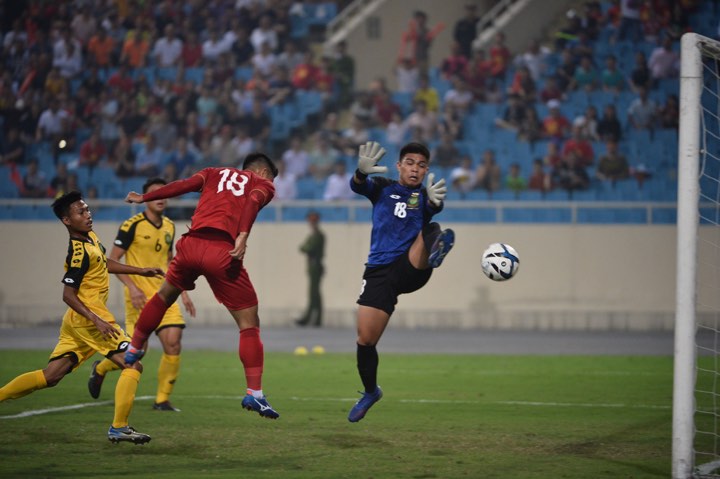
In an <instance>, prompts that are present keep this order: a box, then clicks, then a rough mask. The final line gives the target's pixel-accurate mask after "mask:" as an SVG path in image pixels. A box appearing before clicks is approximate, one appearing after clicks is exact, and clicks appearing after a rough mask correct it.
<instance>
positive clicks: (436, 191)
mask: <svg viewBox="0 0 720 479" xmlns="http://www.w3.org/2000/svg"><path fill="white" fill-rule="evenodd" d="M433 180H435V173H430V174H428V179H427V187H426V188H425V189H426V191H427V196H428V199H429V200H430V202H431V203H432V204H434V205H435V206H440V203H442V202H443V200H444V199H445V194H446V193H447V187H446V186H445V178H442V179H441V180H440V181H438V182H437V183H435V184H433Z"/></svg>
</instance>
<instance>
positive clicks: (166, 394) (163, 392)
mask: <svg viewBox="0 0 720 479" xmlns="http://www.w3.org/2000/svg"><path fill="white" fill-rule="evenodd" d="M178 371H180V356H179V355H178V356H171V355H169V354H163V355H162V358H160V367H158V388H157V395H156V396H155V402H156V403H161V402H165V401H167V400H169V399H170V394H172V391H173V387H174V386H175V381H176V380H177V377H178Z"/></svg>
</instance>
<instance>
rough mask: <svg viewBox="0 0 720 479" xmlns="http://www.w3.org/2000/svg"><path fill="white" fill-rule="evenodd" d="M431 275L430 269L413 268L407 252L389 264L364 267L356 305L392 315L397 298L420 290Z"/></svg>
mask: <svg viewBox="0 0 720 479" xmlns="http://www.w3.org/2000/svg"><path fill="white" fill-rule="evenodd" d="M431 275H432V268H428V269H416V268H415V267H413V265H412V264H411V263H410V258H409V252H406V253H405V254H403V255H400V256H398V258H397V259H396V260H395V261H393V262H392V263H389V264H384V265H380V266H366V267H365V273H364V274H363V282H362V290H361V291H360V297H359V298H358V300H357V304H361V305H363V306H371V307H373V308H377V309H380V310H382V311H385V312H386V313H387V314H388V315H392V313H393V311H395V305H396V304H397V298H398V296H399V295H401V294H405V293H412V292H413V291H417V290H418V289H420V288H422V287H423V286H425V283H427V282H428V280H429V279H430V276H431Z"/></svg>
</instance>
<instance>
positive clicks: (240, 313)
mask: <svg viewBox="0 0 720 479" xmlns="http://www.w3.org/2000/svg"><path fill="white" fill-rule="evenodd" d="M277 173H278V170H277V167H276V166H275V164H274V163H273V162H272V160H271V159H270V158H268V157H267V156H266V155H264V154H262V153H252V154H250V155H248V156H247V157H246V158H245V161H244V162H243V165H242V170H240V169H237V168H228V167H219V168H205V169H203V170H200V171H199V172H197V173H195V174H194V175H193V176H191V177H189V178H187V179H184V180H177V181H173V182H172V183H168V184H167V185H165V186H163V187H161V188H158V189H156V190H154V191H151V192H148V193H145V194H142V195H141V194H139V193H135V192H134V191H133V192H130V193H128V195H127V197H126V198H125V201H127V202H128V203H143V202H145V201H154V200H160V199H163V198H172V197H175V196H180V195H183V194H185V193H190V192H194V191H199V192H200V200H199V202H198V205H197V207H196V208H195V213H194V214H193V216H192V220H191V226H190V230H189V231H188V232H187V233H185V234H184V235H183V236H182V238H180V240H179V241H178V242H177V246H176V255H175V257H174V258H173V260H172V261H171V262H170V265H169V266H168V271H167V273H166V275H165V281H164V283H163V285H162V286H161V287H160V290H159V291H158V292H157V293H156V294H155V295H154V296H153V297H152V299H150V301H148V302H147V303H146V304H145V307H144V308H143V310H142V312H141V313H140V317H139V318H138V321H137V324H135V332H134V333H133V337H132V344H131V345H130V346H128V350H127V351H126V354H125V362H126V363H127V364H133V363H134V362H135V361H137V360H139V359H140V358H141V357H142V356H143V354H144V353H145V352H144V351H143V350H142V349H141V348H142V346H143V344H145V341H146V340H147V338H148V336H150V334H151V333H152V332H153V331H154V330H155V328H157V326H158V324H159V323H160V321H161V320H162V317H163V316H164V315H165V311H166V310H167V309H168V307H169V305H171V304H173V303H175V301H176V300H177V298H178V296H180V294H181V293H182V292H183V291H186V290H192V289H194V288H195V280H196V279H197V278H198V276H201V275H202V276H205V279H207V281H208V283H209V284H210V288H211V289H212V291H213V293H214V294H215V297H216V298H217V300H218V301H219V302H220V303H222V304H223V305H225V307H226V308H227V309H228V311H229V312H230V314H231V315H232V317H233V319H235V322H236V323H237V325H238V327H239V329H240V345H239V354H240V361H241V362H242V364H243V367H244V369H245V379H246V381H247V394H246V396H245V397H244V398H243V401H242V405H243V407H244V408H245V409H248V410H251V411H255V412H257V413H258V414H260V415H261V416H263V417H267V418H270V419H276V418H278V417H279V414H278V413H277V412H276V411H275V410H274V409H273V408H272V407H271V406H270V404H268V402H267V399H266V398H265V395H264V394H263V392H262V385H261V384H262V372H263V362H264V353H263V344H262V341H261V340H260V328H259V326H260V319H259V318H258V299H257V295H256V294H255V288H253V285H252V283H251V282H250V278H249V277H248V274H247V271H246V270H245V267H244V266H243V258H244V257H245V250H246V246H247V239H248V235H249V234H250V229H251V228H252V225H253V223H254V222H255V218H256V217H257V214H258V212H259V211H260V210H261V209H262V208H263V206H265V205H266V204H268V203H269V202H270V200H272V198H273V196H274V194H275V186H274V185H273V179H274V178H275V176H277Z"/></svg>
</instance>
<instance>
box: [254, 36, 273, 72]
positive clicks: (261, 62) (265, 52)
mask: <svg viewBox="0 0 720 479" xmlns="http://www.w3.org/2000/svg"><path fill="white" fill-rule="evenodd" d="M276 63H277V56H276V55H275V54H274V53H273V52H272V48H270V44H269V43H267V42H265V43H263V44H262V46H261V47H260V50H259V51H258V53H256V54H255V55H253V58H252V65H253V67H255V70H257V71H258V72H260V74H261V75H262V76H263V77H264V78H267V77H269V76H270V74H271V73H272V71H273V67H274V66H275V64H276Z"/></svg>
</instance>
